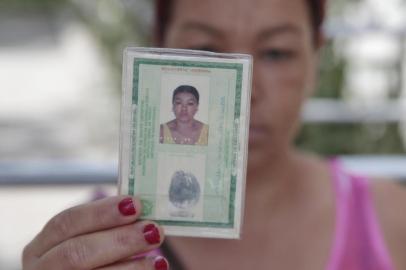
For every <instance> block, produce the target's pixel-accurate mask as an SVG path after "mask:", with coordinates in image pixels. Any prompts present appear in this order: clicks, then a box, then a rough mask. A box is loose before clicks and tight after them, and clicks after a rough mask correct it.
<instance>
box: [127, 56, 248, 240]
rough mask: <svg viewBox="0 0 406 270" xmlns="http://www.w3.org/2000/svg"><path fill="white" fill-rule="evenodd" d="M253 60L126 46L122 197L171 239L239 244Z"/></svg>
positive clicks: (240, 57) (244, 57)
mask: <svg viewBox="0 0 406 270" xmlns="http://www.w3.org/2000/svg"><path fill="white" fill-rule="evenodd" d="M251 74H252V57H251V56H250V55H244V54H223V53H221V54H220V53H212V52H206V51H195V50H179V49H162V48H126V49H125V51H124V58H123V92H122V107H121V131H120V164H119V193H120V194H127V195H134V196H139V198H140V199H141V202H142V207H143V214H142V216H141V218H142V219H149V220H154V221H156V222H157V223H159V224H160V225H162V226H163V227H164V230H165V234H166V235H176V236H192V237H212V238H239V237H240V233H241V226H242V220H243V209H244V194H245V178H246V166H247V154H248V130H249V113H250V96H251V76H252V75H251Z"/></svg>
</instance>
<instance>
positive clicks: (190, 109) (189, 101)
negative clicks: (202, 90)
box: [173, 93, 199, 123]
mask: <svg viewBox="0 0 406 270" xmlns="http://www.w3.org/2000/svg"><path fill="white" fill-rule="evenodd" d="M198 106H199V104H198V103H197V100H196V98H195V96H194V95H193V94H191V93H178V94H176V95H175V98H174V100H173V113H174V114H175V117H176V120H177V121H179V122H183V123H189V122H190V121H192V120H193V118H194V117H195V114H196V112H197V109H198Z"/></svg>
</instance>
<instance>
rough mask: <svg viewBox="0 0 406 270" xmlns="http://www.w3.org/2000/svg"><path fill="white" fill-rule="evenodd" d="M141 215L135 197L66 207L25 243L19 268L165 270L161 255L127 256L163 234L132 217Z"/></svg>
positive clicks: (149, 245) (156, 242)
mask: <svg viewBox="0 0 406 270" xmlns="http://www.w3.org/2000/svg"><path fill="white" fill-rule="evenodd" d="M140 213H141V203H140V201H139V200H138V199H137V198H133V197H128V196H116V197H110V198H106V199H102V200H98V201H94V202H91V203H87V204H84V205H80V206H76V207H73V208H70V209H67V210H65V211H63V212H61V213H59V214H58V215H56V216H55V217H53V218H52V219H51V220H50V221H49V222H48V223H47V224H46V225H45V227H44V228H43V229H42V231H41V232H40V233H39V234H38V235H37V236H36V237H35V238H34V239H33V240H32V241H31V242H30V243H29V244H28V245H27V246H26V247H25V249H24V252H23V270H127V269H128V270H129V269H143V270H144V269H160V270H163V269H168V264H167V262H166V260H165V259H164V258H162V257H157V258H155V259H154V258H140V259H133V258H132V257H134V256H135V255H139V254H142V253H144V252H147V251H150V250H153V249H155V248H157V247H159V246H160V245H161V243H162V241H163V238H164V234H163V231H162V229H161V228H160V227H159V226H158V225H157V224H155V223H153V222H150V221H137V218H138V217H139V215H140ZM27 223H28V225H29V220H27Z"/></svg>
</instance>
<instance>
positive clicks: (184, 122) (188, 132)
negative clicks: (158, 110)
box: [159, 84, 209, 145]
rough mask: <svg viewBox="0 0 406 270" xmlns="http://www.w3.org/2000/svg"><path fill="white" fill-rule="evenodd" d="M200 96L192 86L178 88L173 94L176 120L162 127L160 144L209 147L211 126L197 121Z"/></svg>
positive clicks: (186, 85)
mask: <svg viewBox="0 0 406 270" xmlns="http://www.w3.org/2000/svg"><path fill="white" fill-rule="evenodd" d="M199 102H200V94H199V91H198V89H196V87H194V86H192V85H188V84H184V85H180V86H178V87H176V88H175V89H174V90H173V93H172V113H173V117H174V119H172V120H169V121H168V122H165V123H163V124H161V125H160V134H159V142H160V143H163V144H185V145H207V142H208V133H209V126H208V125H207V124H205V123H203V122H202V121H199V120H197V119H195V115H196V113H197V112H198V110H199Z"/></svg>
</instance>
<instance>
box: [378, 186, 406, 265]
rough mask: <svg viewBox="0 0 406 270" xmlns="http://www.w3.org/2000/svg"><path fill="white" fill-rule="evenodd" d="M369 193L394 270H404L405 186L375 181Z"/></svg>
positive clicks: (405, 237) (405, 231)
mask: <svg viewBox="0 0 406 270" xmlns="http://www.w3.org/2000/svg"><path fill="white" fill-rule="evenodd" d="M371 191H372V196H373V199H374V203H375V207H376V212H377V216H378V219H379V221H380V224H381V228H382V230H383V233H384V237H385V240H386V242H387V245H388V248H389V251H390V253H391V255H392V257H393V260H394V262H395V265H396V269H406V257H405V256H404V250H405V249H406V229H405V228H406V209H405V208H406V186H402V185H401V184H399V183H396V182H394V181H390V180H376V181H374V182H373V183H372V185H371Z"/></svg>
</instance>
